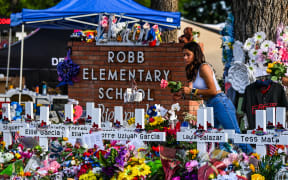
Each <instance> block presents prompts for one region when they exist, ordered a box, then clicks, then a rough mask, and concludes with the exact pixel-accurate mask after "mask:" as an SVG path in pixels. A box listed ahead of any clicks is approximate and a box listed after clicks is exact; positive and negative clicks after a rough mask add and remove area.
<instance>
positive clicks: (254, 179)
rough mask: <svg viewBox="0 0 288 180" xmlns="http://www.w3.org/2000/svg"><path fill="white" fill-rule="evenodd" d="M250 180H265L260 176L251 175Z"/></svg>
mask: <svg viewBox="0 0 288 180" xmlns="http://www.w3.org/2000/svg"><path fill="white" fill-rule="evenodd" d="M251 180H265V177H264V176H262V175H261V174H253V175H252V176H251Z"/></svg>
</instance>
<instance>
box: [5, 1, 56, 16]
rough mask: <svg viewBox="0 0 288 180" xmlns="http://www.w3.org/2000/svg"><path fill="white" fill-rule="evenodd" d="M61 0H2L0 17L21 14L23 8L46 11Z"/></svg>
mask: <svg viewBox="0 0 288 180" xmlns="http://www.w3.org/2000/svg"><path fill="white" fill-rule="evenodd" d="M60 1H61V0H41V1H39V0H0V15H1V16H4V17H9V16H10V14H11V13H16V12H21V11H22V9H23V8H28V9H46V8H49V7H52V6H54V5H56V4H57V3H59V2H60Z"/></svg>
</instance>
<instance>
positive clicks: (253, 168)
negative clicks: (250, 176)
mask: <svg viewBox="0 0 288 180" xmlns="http://www.w3.org/2000/svg"><path fill="white" fill-rule="evenodd" d="M249 167H250V169H251V171H252V172H255V166H254V165H253V164H250V165H249Z"/></svg>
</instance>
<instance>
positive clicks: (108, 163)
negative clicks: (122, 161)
mask: <svg viewBox="0 0 288 180" xmlns="http://www.w3.org/2000/svg"><path fill="white" fill-rule="evenodd" d="M117 156H118V152H117V151H116V149H113V148H112V149H111V151H110V155H109V156H108V157H107V158H106V159H105V158H104V156H103V155H102V153H101V152H100V153H99V163H100V164H101V166H103V167H109V166H113V165H114V164H115V158H116V157H117Z"/></svg>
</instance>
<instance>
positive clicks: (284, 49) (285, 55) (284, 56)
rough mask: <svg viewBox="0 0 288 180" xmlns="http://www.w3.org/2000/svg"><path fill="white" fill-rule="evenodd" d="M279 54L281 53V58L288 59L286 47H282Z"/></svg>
mask: <svg viewBox="0 0 288 180" xmlns="http://www.w3.org/2000/svg"><path fill="white" fill-rule="evenodd" d="M279 54H280V55H281V60H282V61H287V60H288V51H287V49H286V48H281V49H280V50H279Z"/></svg>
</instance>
